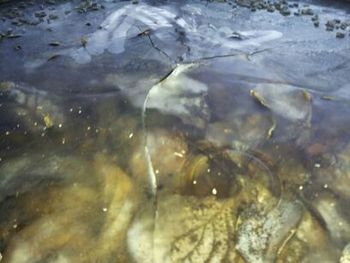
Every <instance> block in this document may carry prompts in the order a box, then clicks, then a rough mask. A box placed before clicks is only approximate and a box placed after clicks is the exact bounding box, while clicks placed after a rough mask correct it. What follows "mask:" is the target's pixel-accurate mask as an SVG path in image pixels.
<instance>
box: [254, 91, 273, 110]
mask: <svg viewBox="0 0 350 263" xmlns="http://www.w3.org/2000/svg"><path fill="white" fill-rule="evenodd" d="M250 96H252V97H253V98H254V99H255V100H256V101H257V102H258V103H259V104H261V105H262V106H264V107H266V108H269V105H268V104H267V102H266V100H265V99H264V98H263V97H262V96H261V95H259V93H258V92H256V91H255V90H250Z"/></svg>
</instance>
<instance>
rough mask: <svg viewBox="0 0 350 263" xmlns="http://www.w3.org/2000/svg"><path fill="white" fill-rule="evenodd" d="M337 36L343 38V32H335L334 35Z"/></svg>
mask: <svg viewBox="0 0 350 263" xmlns="http://www.w3.org/2000/svg"><path fill="white" fill-rule="evenodd" d="M335 36H336V37H337V38H344V37H345V34H344V33H343V32H337V34H336V35H335Z"/></svg>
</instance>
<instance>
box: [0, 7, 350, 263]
mask: <svg viewBox="0 0 350 263" xmlns="http://www.w3.org/2000/svg"><path fill="white" fill-rule="evenodd" d="M119 4H120V3H118V5H119ZM222 5H223V4H221V3H219V4H217V3H214V4H213V9H208V8H207V6H206V5H205V4H202V3H200V2H195V3H194V4H186V5H183V6H180V9H177V8H179V6H177V5H174V6H172V5H167V6H162V5H157V6H151V5H148V4H145V3H143V4H140V5H136V6H135V7H133V6H134V5H128V4H120V6H118V8H117V9H116V11H113V12H108V14H107V16H106V19H105V20H104V21H103V22H102V27H101V28H100V29H98V30H97V31H93V32H91V34H90V35H88V37H87V41H88V42H87V43H86V47H70V48H68V49H66V48H62V49H59V50H58V54H59V55H60V56H62V57H64V59H63V60H62V61H57V60H49V61H46V59H44V60H43V59H42V55H40V56H39V57H41V58H39V60H37V61H40V63H37V64H35V67H37V68H36V69H35V70H34V71H30V72H28V71H26V70H24V71H23V72H21V74H19V75H18V78H15V79H13V78H12V79H11V78H9V79H8V81H6V82H5V81H4V82H1V84H0V85H1V86H0V112H1V115H0V167H1V169H0V253H1V254H0V261H1V262H14V263H20V262H28V263H31V262H33V263H34V262H57V263H66V262H142V263H143V262H146V263H147V262H150V263H151V262H152V263H153V262H159V263H160V262H237V263H239V262H249V263H258V262H263V263H265V262H281V263H282V262H341V263H346V262H349V257H350V249H349V246H350V213H349V212H348V211H350V209H349V198H350V144H349V143H348V139H349V137H348V128H349V127H348V126H349V123H350V122H349V121H350V117H349V116H350V115H349V113H350V112H349V96H348V92H347V89H346V86H344V85H343V84H344V83H345V82H346V81H347V80H349V76H348V74H343V75H342V73H337V74H339V75H338V76H339V78H337V79H331V80H329V79H328V78H329V77H331V76H332V75H329V71H328V70H325V69H324V66H323V64H320V65H319V67H320V69H317V71H319V70H321V71H322V70H325V71H324V74H323V75H322V74H320V75H318V76H319V77H315V78H314V79H312V80H309V78H307V77H305V75H306V74H308V73H309V72H310V71H312V70H314V71H316V69H315V67H316V66H315V65H317V62H318V59H316V60H312V59H313V55H312V54H311V53H310V48H309V46H308V45H309V43H307V44H305V43H304V42H302V43H301V44H300V43H299V42H298V41H297V40H296V42H295V43H294V44H295V45H299V48H298V49H296V53H297V52H300V53H303V52H304V53H303V54H305V57H307V56H308V55H310V54H311V55H310V57H307V58H308V59H309V61H307V62H306V60H300V65H302V66H301V67H304V70H299V69H296V68H293V67H292V69H290V67H291V66H293V65H290V64H288V63H285V64H284V63H283V60H285V61H291V57H292V55H293V54H292V55H291V54H290V52H285V50H284V48H285V46H284V45H285V42H283V41H284V38H283V37H282V36H284V34H285V32H283V30H284V26H285V25H284V24H283V23H282V26H281V27H280V28H278V26H276V27H272V26H270V27H268V26H267V25H269V22H267V24H264V25H263V27H264V28H265V29H266V30H265V29H264V30H260V29H259V28H256V27H255V26H251V29H250V30H248V29H249V28H245V27H243V28H242V30H236V31H235V32H233V31H234V29H233V28H230V26H232V27H233V25H232V24H231V25H230V26H228V24H229V23H228V24H225V23H226V22H223V21H226V20H227V17H226V15H227V16H228V17H231V15H232V14H231V12H229V14H227V13H225V10H223V9H220V8H222ZM179 10H180V11H179ZM151 13H152V16H151V15H150V14H151ZM244 14H245V13H244V12H243V15H244ZM181 15H182V16H181ZM236 15H237V16H238V15H239V13H237V14H236ZM213 18H217V20H216V21H215V20H214V19H213ZM206 19H208V21H207V20H206ZM261 19H262V21H265V20H266V17H264V16H263V17H262V18H261ZM264 19H265V20H264ZM253 20H254V19H253ZM142 26H143V27H147V28H145V29H150V31H142V34H141V35H138V34H139V33H140V31H139V30H138V28H141V27H142ZM174 29H176V30H175V31H174ZM174 32H177V33H174ZM280 32H283V34H282V33H280ZM134 33H135V34H136V37H135V34H134ZM315 34H316V33H315ZM131 35H134V38H132V39H131V38H129V37H130V36H131ZM175 35H176V37H175ZM147 36H151V37H154V40H152V39H151V38H149V39H148V41H146V42H142V41H143V40H142V41H141V42H138V41H139V40H140V39H141V38H142V39H144V38H145V37H147ZM170 36H171V37H170ZM180 36H182V37H183V38H181V37H180ZM298 37H300V36H297V37H296V38H298ZM323 37H325V35H322V36H319V35H317V34H316V40H317V38H323ZM280 38H281V39H280ZM153 41H154V42H153ZM174 41H175V42H174ZM215 41H217V43H214V42H215ZM274 41H276V42H274ZM278 41H279V42H278ZM334 41H335V40H334ZM145 43H147V49H143V48H144V46H145ZM128 44H130V46H128ZM150 44H151V46H152V45H153V46H152V47H151V50H152V51H149V49H148V48H149V45H150ZM275 44H276V45H275ZM277 44H278V45H277ZM259 45H261V50H255V49H251V47H253V48H256V47H257V46H259ZM274 45H275V46H274ZM322 45H323V44H322V43H321V44H320V46H318V48H319V49H318V51H319V52H320V53H322V52H326V53H327V52H328V51H325V46H322ZM341 45H345V47H344V46H343V47H344V49H346V44H339V46H341ZM179 46H182V47H183V46H187V47H190V48H188V49H186V48H185V49H183V48H182V47H181V48H179ZM277 46H278V47H277ZM172 47H173V49H172ZM214 47H215V48H214ZM138 48H140V50H138ZM275 48H277V50H276V49H275ZM270 49H271V50H270ZM130 50H132V51H130ZM137 50H138V51H137ZM145 50H148V51H147V52H151V53H152V52H155V53H157V54H158V57H156V58H152V59H150V57H149V54H148V53H147V52H144V51H145ZM169 51H170V52H169ZM128 52H129V53H128ZM336 52H338V53H336ZM342 52H343V49H342V48H340V47H339V50H338V51H334V53H331V54H333V56H334V57H335V58H334V59H335V60H337V59H339V60H342V59H341V58H339V57H341V55H344V53H342ZM155 53H152V54H155ZM72 54H75V55H77V54H79V56H75V55H74V56H73V55H72ZM117 54H119V56H120V57H118V59H119V60H118V61H117V62H115V61H114V60H113V59H111V58H114V57H113V56H115V55H117ZM135 54H136V55H135ZM165 54H166V55H165ZM174 54H175V55H174ZM281 54H283V55H284V56H280V55H281ZM327 54H330V53H327ZM80 55H84V59H83V60H80V59H81V58H82V57H80ZM179 56H180V57H181V59H179V58H178V57H179ZM344 56H345V55H344ZM43 57H45V54H44V55H43ZM279 57H280V58H281V61H279V60H278V58H279ZM296 57H299V55H296ZM27 58H28V61H26V62H28V63H29V64H30V63H33V59H32V56H28V57H27ZM71 58H73V59H71ZM169 58H170V60H169ZM90 62H91V63H90ZM176 62H177V63H176ZM338 62H339V61H338ZM28 63H25V66H24V68H26V67H27V66H28V65H29V64H28ZM50 63H56V64H53V65H54V66H56V67H57V68H58V70H60V72H65V73H66V74H67V75H65V76H63V75H62V80H61V82H60V78H59V77H58V78H57V77H56V78H54V79H55V81H52V85H53V86H54V87H57V88H58V87H60V85H62V86H65V85H67V86H68V87H69V88H67V89H66V88H65V87H61V89H58V90H54V91H53V89H52V87H48V86H45V85H48V84H47V83H51V82H50V80H51V79H50V77H47V76H46V75H45V74H42V75H40V74H41V73H42V72H50V70H51V69H52V68H50V67H51V66H52V64H50ZM94 63H95V64H94ZM330 63H331V62H330ZM332 63H333V62H332ZM85 64H87V65H85ZM31 65H34V64H31ZM46 65H47V68H45V67H46ZM50 65H51V66H50ZM101 65H102V66H101ZM101 68H102V69H101ZM95 69H96V72H95ZM338 69H339V70H340V71H341V70H343V67H339V68H338ZM347 69H348V67H347ZM32 70H33V69H32ZM4 72H5V71H4ZM97 73H98V74H97ZM291 73H292V74H291ZM36 74H37V75H36ZM74 74H76V75H77V76H78V77H79V76H82V75H86V79H87V80H86V79H82V80H81V82H75V81H72V82H70V76H75V75H74ZM50 76H51V75H50ZM78 77H77V79H79V78H78ZM323 78H326V79H327V81H325V82H322V81H321V80H322V79H323ZM18 79H21V80H22V79H23V80H28V81H18ZM328 81H334V83H335V84H337V87H336V88H335V87H329V88H327V87H325V86H324V85H326V84H324V83H328ZM27 82H28V83H27ZM321 82H322V84H319V83H321ZM29 83H30V84H29ZM74 83H78V85H77V86H74V85H73V84H74ZM310 83H313V85H312V87H310ZM59 84H60V85H59ZM73 86H74V87H73ZM66 90H69V92H67V93H65V92H64V91H66Z"/></svg>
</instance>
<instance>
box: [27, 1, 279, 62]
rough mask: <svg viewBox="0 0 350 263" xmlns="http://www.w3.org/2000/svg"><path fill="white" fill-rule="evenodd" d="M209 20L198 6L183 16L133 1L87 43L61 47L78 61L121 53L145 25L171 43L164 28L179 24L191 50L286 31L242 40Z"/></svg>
mask: <svg viewBox="0 0 350 263" xmlns="http://www.w3.org/2000/svg"><path fill="white" fill-rule="evenodd" d="M202 16H203V17H202ZM197 18H200V19H197ZM197 20H198V21H197ZM206 20H207V19H206V17H205V14H202V13H201V10H200V9H198V8H195V9H190V11H187V12H186V11H185V12H184V13H183V14H182V17H181V18H180V17H178V16H177V14H176V13H175V12H174V11H171V10H170V9H169V7H164V6H161V7H154V6H149V5H146V4H139V5H137V6H135V5H132V4H129V5H126V6H124V7H123V8H120V9H118V10H116V11H114V12H112V13H111V14H110V15H109V16H108V17H107V18H106V19H105V20H104V21H103V22H102V23H101V25H100V29H98V30H97V31H95V32H94V33H92V34H90V35H88V36H86V38H85V39H86V44H85V45H84V46H81V47H78V48H69V49H65V50H61V51H60V52H58V54H60V55H65V56H68V57H71V58H73V59H74V60H75V62H77V63H78V64H85V63H89V62H90V61H91V59H92V57H93V56H96V55H101V54H103V53H104V52H105V51H108V52H110V53H112V54H120V53H123V52H124V51H125V41H126V40H127V39H128V38H130V37H135V36H137V35H138V34H139V33H141V31H140V30H141V28H143V29H150V30H152V32H153V33H154V34H155V36H156V37H157V40H158V41H161V42H162V41H163V42H165V43H167V42H166V40H167V39H166V34H164V29H165V30H169V32H173V31H174V27H178V28H180V29H182V31H183V32H185V34H186V38H187V42H188V43H185V44H186V45H187V46H189V47H190V48H191V50H196V49H198V51H199V52H200V51H201V50H202V49H203V48H204V49H205V48H207V49H209V52H214V50H211V48H212V47H216V48H217V47H219V48H220V47H221V48H226V49H227V48H228V49H242V48H244V47H247V46H259V45H261V44H262V43H264V42H267V41H271V40H275V39H278V38H280V37H281V36H282V33H280V32H278V31H274V30H262V31H243V32H238V33H239V34H240V35H241V36H242V39H239V40H238V39H234V38H231V35H232V34H233V33H237V32H234V30H233V29H231V28H229V27H215V26H214V25H212V24H210V23H208V21H206ZM159 29H162V31H161V32H162V33H159ZM174 41H176V40H175V39H174ZM168 42H169V40H168ZM169 44H170V47H169V48H172V46H173V44H174V43H169ZM226 49H225V50H226ZM199 55H200V54H199ZM46 60H47V58H46V59H39V60H35V61H32V62H30V63H28V64H27V66H28V67H29V68H36V67H38V66H41V65H42V64H44V63H45V62H46Z"/></svg>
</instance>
